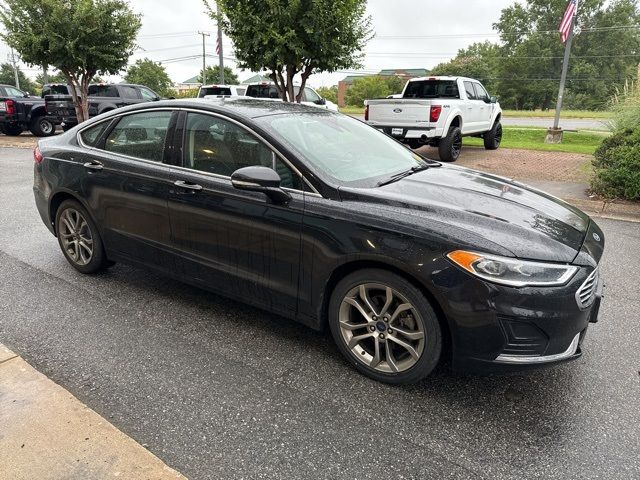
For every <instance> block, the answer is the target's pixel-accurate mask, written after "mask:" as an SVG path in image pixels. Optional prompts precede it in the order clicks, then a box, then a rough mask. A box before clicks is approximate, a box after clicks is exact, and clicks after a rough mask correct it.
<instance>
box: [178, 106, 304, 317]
mask: <svg viewBox="0 0 640 480" xmlns="http://www.w3.org/2000/svg"><path fill="white" fill-rule="evenodd" d="M183 116H184V119H183V120H184V128H183V133H182V135H180V134H178V135H177V137H180V136H181V137H182V138H181V139H180V140H179V147H180V150H181V152H182V160H181V167H179V168H176V169H175V170H174V171H173V177H172V178H173V180H174V182H175V183H174V185H173V186H172V188H171V191H170V196H169V214H170V217H171V228H172V233H173V245H174V248H175V249H176V251H179V252H180V254H181V255H182V256H183V261H182V262H181V263H182V266H183V268H184V270H183V271H182V273H183V274H184V275H187V276H189V277H190V278H192V279H193V280H196V281H197V282H199V283H201V284H203V285H205V286H208V287H210V288H214V289H215V290H217V291H220V292H223V293H226V294H227V295H230V296H232V297H235V298H240V299H242V300H243V301H246V302H248V303H253V304H259V305H263V306H266V307H268V308H269V309H273V310H276V311H279V312H282V313H283V314H294V313H295V310H296V304H297V293H298V275H299V267H300V265H299V263H300V235H301V228H302V215H303V210H304V194H303V192H302V187H301V185H302V180H301V177H300V176H299V175H298V174H297V173H296V172H294V170H293V169H292V168H291V167H289V166H288V165H287V164H286V163H285V162H283V160H282V159H280V158H279V157H278V156H276V155H275V154H274V152H273V151H272V149H271V148H270V147H269V146H268V145H267V144H265V143H264V142H263V141H262V140H261V139H260V138H258V137H257V136H256V135H254V134H253V133H252V132H251V131H249V130H247V129H246V128H244V127H243V126H242V125H240V124H238V123H237V122H235V121H233V120H231V119H228V118H225V117H222V116H219V115H215V114H209V113H197V112H188V113H185V114H183ZM181 123H182V122H181ZM251 165H262V166H267V167H271V168H274V169H275V170H276V171H277V172H278V173H279V174H280V177H281V178H282V182H283V186H285V187H287V188H288V189H289V191H290V193H291V196H292V200H291V202H290V203H289V204H288V205H286V206H285V205H275V204H273V203H271V202H270V201H269V200H268V199H267V197H266V196H265V195H264V194H262V193H257V192H246V191H241V190H237V189H235V188H234V187H233V186H232V185H231V179H230V176H231V174H232V173H233V172H234V171H235V170H237V169H239V168H242V167H246V166H251Z"/></svg>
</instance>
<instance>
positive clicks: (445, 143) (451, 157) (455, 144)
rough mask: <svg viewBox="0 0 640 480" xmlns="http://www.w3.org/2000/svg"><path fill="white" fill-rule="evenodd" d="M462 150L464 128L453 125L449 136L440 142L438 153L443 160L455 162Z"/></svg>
mask: <svg viewBox="0 0 640 480" xmlns="http://www.w3.org/2000/svg"><path fill="white" fill-rule="evenodd" d="M461 150H462V130H460V127H451V128H450V129H449V132H448V133H447V136H446V137H444V138H442V139H441V140H440V143H439V144H438V154H439V155H440V160H441V161H443V162H455V161H456V160H457V159H458V157H459V156H460V151H461Z"/></svg>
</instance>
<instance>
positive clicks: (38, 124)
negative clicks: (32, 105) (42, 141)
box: [29, 116, 56, 137]
mask: <svg viewBox="0 0 640 480" xmlns="http://www.w3.org/2000/svg"><path fill="white" fill-rule="evenodd" d="M29 130H30V131H31V133H33V134H34V135H35V136H36V137H50V136H51V135H53V134H54V133H56V126H55V125H54V124H53V122H52V121H51V120H49V119H47V118H46V117H43V116H40V117H35V118H34V119H32V120H31V124H30V125H29Z"/></svg>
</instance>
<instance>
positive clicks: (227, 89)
mask: <svg viewBox="0 0 640 480" xmlns="http://www.w3.org/2000/svg"><path fill="white" fill-rule="evenodd" d="M246 91H247V86H246V85H203V86H201V87H200V89H199V90H198V98H204V97H207V96H208V97H242V96H244V94H245V93H246Z"/></svg>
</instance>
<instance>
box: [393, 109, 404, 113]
mask: <svg viewBox="0 0 640 480" xmlns="http://www.w3.org/2000/svg"><path fill="white" fill-rule="evenodd" d="M393 111H394V113H402V109H401V108H394V109H393Z"/></svg>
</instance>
